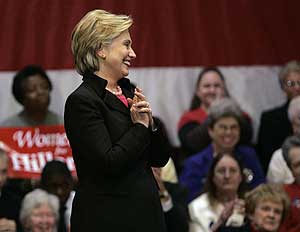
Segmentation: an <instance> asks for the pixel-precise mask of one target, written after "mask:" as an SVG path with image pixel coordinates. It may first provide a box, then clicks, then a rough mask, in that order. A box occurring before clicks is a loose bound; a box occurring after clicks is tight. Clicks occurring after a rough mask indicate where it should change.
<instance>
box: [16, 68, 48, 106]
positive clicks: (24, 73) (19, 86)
mask: <svg viewBox="0 0 300 232" xmlns="http://www.w3.org/2000/svg"><path fill="white" fill-rule="evenodd" d="M33 75H40V76H41V77H43V78H44V79H45V80H46V81H47V82H48V84H49V89H50V90H52V84H51V81H50V79H49V77H48V76H47V74H46V72H45V71H44V70H43V69H42V68H41V67H40V66H38V65H28V66H25V67H24V68H22V69H21V70H20V71H19V72H18V73H17V74H16V75H15V76H14V80H13V85H12V93H13V95H14V97H15V99H16V100H17V101H18V102H19V103H20V104H22V105H23V99H24V94H25V92H24V82H25V81H26V80H27V79H28V78H29V77H31V76H33Z"/></svg>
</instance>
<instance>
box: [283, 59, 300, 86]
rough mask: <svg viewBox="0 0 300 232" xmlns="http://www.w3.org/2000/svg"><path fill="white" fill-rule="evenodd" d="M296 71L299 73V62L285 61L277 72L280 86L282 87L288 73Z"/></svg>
mask: <svg viewBox="0 0 300 232" xmlns="http://www.w3.org/2000/svg"><path fill="white" fill-rule="evenodd" d="M292 72H296V73H299V74H300V62H299V61H297V60H292V61H289V62H287V63H286V64H285V65H284V66H283V68H282V69H281V70H280V72H279V83H280V86H281V88H283V86H284V84H285V81H286V78H287V77H288V75H290V73H292Z"/></svg>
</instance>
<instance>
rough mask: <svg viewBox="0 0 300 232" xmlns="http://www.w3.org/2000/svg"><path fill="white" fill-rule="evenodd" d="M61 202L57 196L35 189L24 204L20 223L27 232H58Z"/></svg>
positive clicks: (25, 199) (25, 198)
mask: <svg viewBox="0 0 300 232" xmlns="http://www.w3.org/2000/svg"><path fill="white" fill-rule="evenodd" d="M58 217H59V200H58V198H57V197H56V196H55V195H52V194H49V193H47V192H46V191H44V190H41V189H35V190H33V191H32V192H30V193H28V194H27V195H26V196H25V197H24V199H23V202H22V207H21V211H20V221H21V223H22V225H23V228H24V231H25V232H27V231H28V232H56V231H57V221H58Z"/></svg>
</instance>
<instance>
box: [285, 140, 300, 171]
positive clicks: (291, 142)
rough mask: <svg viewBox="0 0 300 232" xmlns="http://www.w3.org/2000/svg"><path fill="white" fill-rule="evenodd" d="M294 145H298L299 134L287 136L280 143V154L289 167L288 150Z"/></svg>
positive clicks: (299, 143) (299, 141) (299, 145)
mask: <svg viewBox="0 0 300 232" xmlns="http://www.w3.org/2000/svg"><path fill="white" fill-rule="evenodd" d="M294 147H300V135H293V136H289V137H287V138H286V139H285V141H284V142H283V144H282V147H281V148H282V155H283V158H284V160H285V162H286V163H287V165H288V166H289V167H291V159H290V156H289V152H290V150H291V149H292V148H294Z"/></svg>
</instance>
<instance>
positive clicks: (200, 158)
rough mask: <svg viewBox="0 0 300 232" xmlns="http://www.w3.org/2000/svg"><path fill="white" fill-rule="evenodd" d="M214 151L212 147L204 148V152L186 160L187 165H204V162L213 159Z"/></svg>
mask: <svg viewBox="0 0 300 232" xmlns="http://www.w3.org/2000/svg"><path fill="white" fill-rule="evenodd" d="M212 155H213V150H212V147H211V145H209V146H208V147H206V148H204V149H203V150H201V151H199V152H198V153H195V154H194V155H192V156H190V157H189V158H187V159H186V163H189V164H192V163H195V164H198V165H199V164H204V163H203V162H204V161H206V160H210V159H212Z"/></svg>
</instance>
